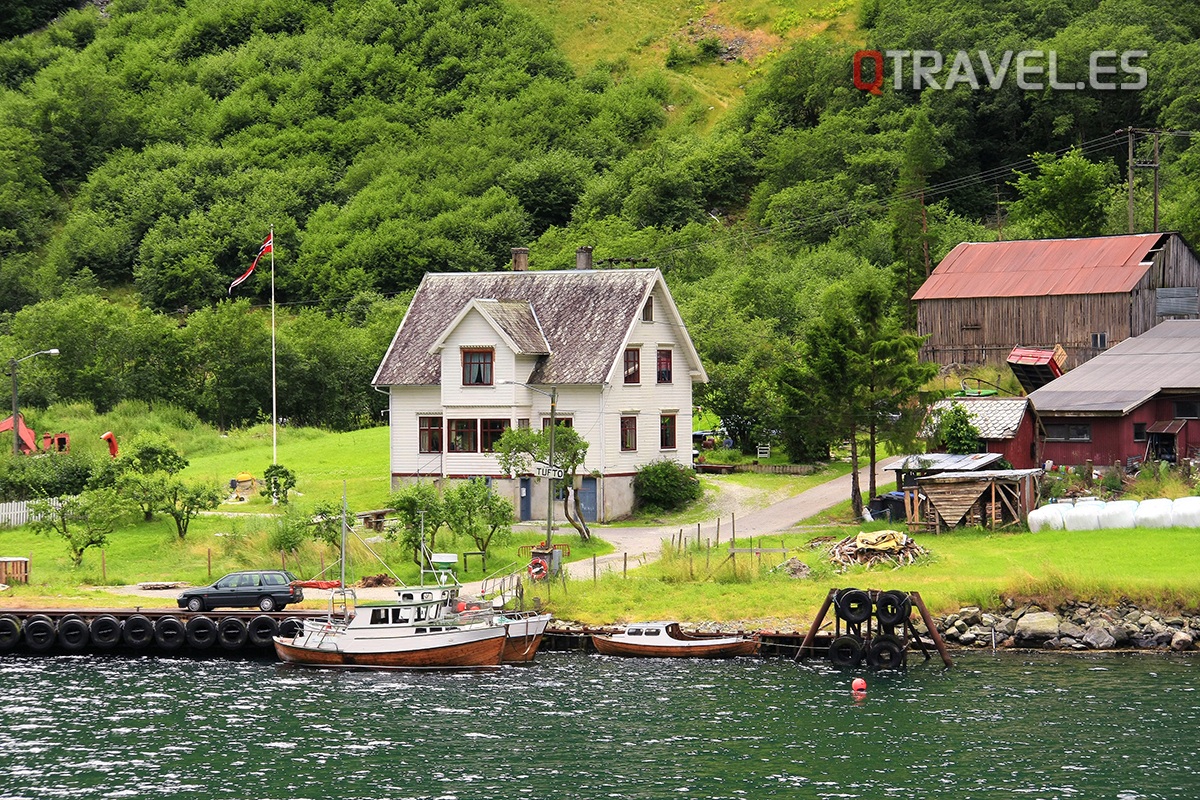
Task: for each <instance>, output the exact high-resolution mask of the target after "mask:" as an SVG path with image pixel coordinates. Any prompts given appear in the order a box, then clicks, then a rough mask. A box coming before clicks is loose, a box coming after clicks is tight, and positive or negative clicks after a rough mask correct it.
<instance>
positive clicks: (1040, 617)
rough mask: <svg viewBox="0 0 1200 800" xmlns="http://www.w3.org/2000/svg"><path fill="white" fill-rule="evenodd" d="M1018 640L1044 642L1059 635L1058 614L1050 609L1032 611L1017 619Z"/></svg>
mask: <svg viewBox="0 0 1200 800" xmlns="http://www.w3.org/2000/svg"><path fill="white" fill-rule="evenodd" d="M1013 634H1014V635H1015V636H1016V638H1017V641H1029V642H1044V641H1047V640H1049V639H1054V638H1057V636H1058V616H1057V615H1055V614H1052V613H1050V612H1049V611H1030V612H1028V613H1026V614H1023V615H1022V616H1021V618H1020V619H1019V620H1017V627H1016V630H1015V631H1013Z"/></svg>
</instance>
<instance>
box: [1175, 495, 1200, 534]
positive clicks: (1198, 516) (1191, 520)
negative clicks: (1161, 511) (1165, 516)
mask: <svg viewBox="0 0 1200 800" xmlns="http://www.w3.org/2000/svg"><path fill="white" fill-rule="evenodd" d="M1171 521H1172V522H1173V523H1174V524H1175V527H1176V528H1200V497H1180V498H1178V499H1177V500H1175V501H1173V502H1172V503H1171Z"/></svg>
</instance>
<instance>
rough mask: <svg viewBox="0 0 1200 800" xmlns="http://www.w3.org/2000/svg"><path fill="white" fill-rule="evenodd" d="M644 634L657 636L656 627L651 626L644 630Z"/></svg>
mask: <svg viewBox="0 0 1200 800" xmlns="http://www.w3.org/2000/svg"><path fill="white" fill-rule="evenodd" d="M646 635H647V636H658V629H656V628H651V629H650V630H648V631H646Z"/></svg>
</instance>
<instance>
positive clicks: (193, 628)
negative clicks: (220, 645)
mask: <svg viewBox="0 0 1200 800" xmlns="http://www.w3.org/2000/svg"><path fill="white" fill-rule="evenodd" d="M184 630H185V633H184V635H185V636H186V637H187V643H188V647H190V648H192V649H193V650H207V649H208V648H210V647H212V646H213V645H214V644H216V643H217V623H215V622H213V621H212V620H211V619H209V618H208V617H205V616H199V617H189V618H188V621H187V625H186V626H185V629H184Z"/></svg>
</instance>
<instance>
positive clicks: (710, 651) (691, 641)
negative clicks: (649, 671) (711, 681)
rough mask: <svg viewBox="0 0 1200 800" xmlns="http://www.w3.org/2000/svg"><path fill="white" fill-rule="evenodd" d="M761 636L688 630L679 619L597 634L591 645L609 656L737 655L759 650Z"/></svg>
mask: <svg viewBox="0 0 1200 800" xmlns="http://www.w3.org/2000/svg"><path fill="white" fill-rule="evenodd" d="M758 642H759V640H758V636H703V635H697V634H690V633H685V632H684V631H683V630H681V629H680V627H679V623H678V622H639V623H636V624H633V625H629V626H628V627H626V628H625V630H624V631H622V632H621V633H614V634H611V635H602V634H594V635H593V636H592V645H593V646H594V647H595V648H596V652H598V653H600V654H602V655H606V656H635V657H642V658H734V657H735V656H752V655H754V654H755V653H757V652H758Z"/></svg>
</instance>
